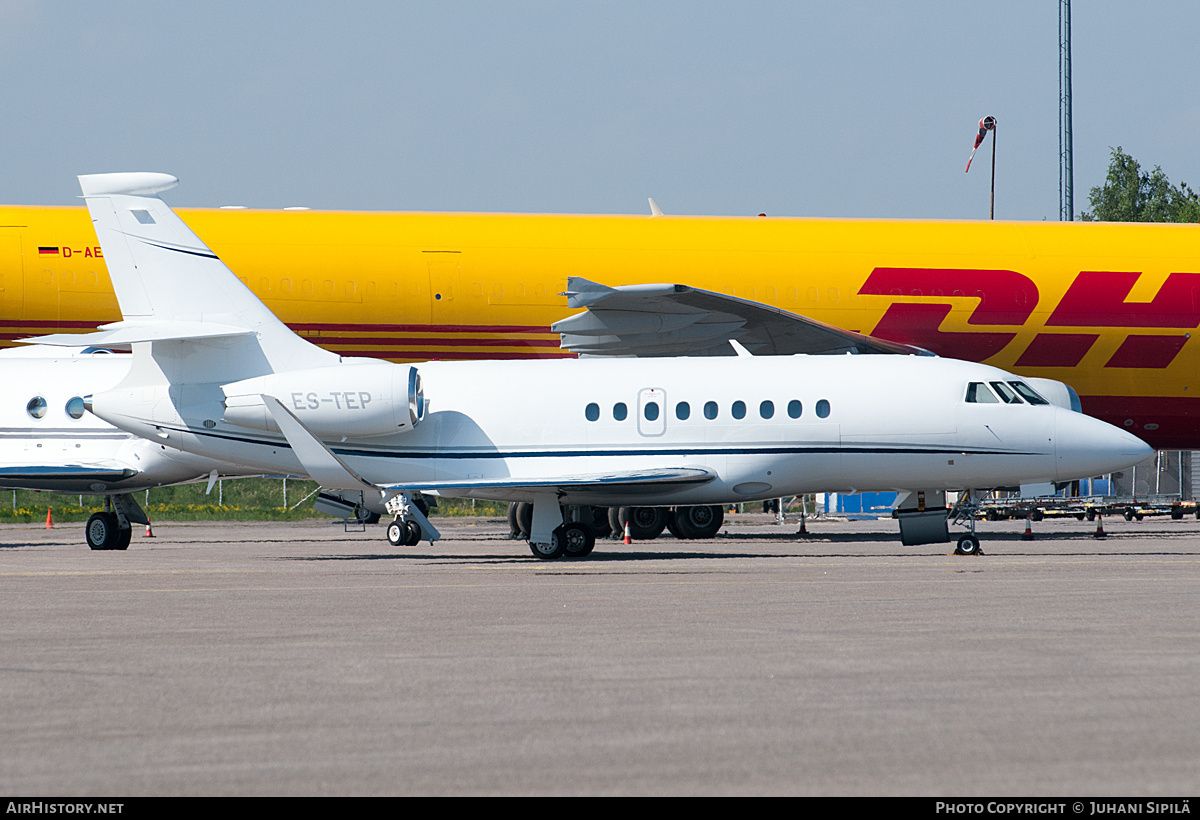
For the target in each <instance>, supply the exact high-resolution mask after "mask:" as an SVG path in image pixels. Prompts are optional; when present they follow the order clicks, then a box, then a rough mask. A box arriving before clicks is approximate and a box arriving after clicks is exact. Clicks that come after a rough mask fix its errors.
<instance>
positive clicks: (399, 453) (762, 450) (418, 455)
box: [160, 425, 1048, 460]
mask: <svg viewBox="0 0 1200 820" xmlns="http://www.w3.org/2000/svg"><path fill="white" fill-rule="evenodd" d="M160 426H161V425H160ZM162 429H164V430H173V431H175V432H178V433H191V434H192V435H196V436H205V437H207V438H217V439H224V440H227V441H236V442H240V443H242V444H255V445H259V446H262V447H277V448H282V449H288V450H290V449H291V445H289V444H288V443H287V442H286V441H276V440H271V439H260V438H250V437H247V436H238V435H229V434H222V433H213V432H210V431H208V430H192V429H188V428H181V427H166V426H163V427H162ZM329 449H330V450H332V451H333V453H334V455H338V456H348V457H352V458H392V459H396V458H404V459H433V458H446V459H456V460H464V459H486V460H501V459H520V458H579V457H582V456H592V457H605V456H744V455H811V454H817V453H850V454H855V455H860V454H866V455H889V454H896V455H973V456H1039V455H1048V454H1047V453H1031V452H1024V451H1015V452H1014V451H1011V450H969V449H964V448H962V447H862V446H854V447H839V446H834V445H802V444H796V445H790V446H785V447H780V446H774V445H772V446H763V447H744V446H743V447H670V448H666V447H664V448H642V449H605V450H528V451H524V450H509V451H499V450H460V451H437V450H424V451H422V450H407V451H405V450H361V449H348V448H344V447H330V448H329Z"/></svg>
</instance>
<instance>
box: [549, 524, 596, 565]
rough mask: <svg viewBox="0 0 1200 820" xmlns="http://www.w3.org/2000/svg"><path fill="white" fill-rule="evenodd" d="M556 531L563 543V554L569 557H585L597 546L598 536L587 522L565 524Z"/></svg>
mask: <svg viewBox="0 0 1200 820" xmlns="http://www.w3.org/2000/svg"><path fill="white" fill-rule="evenodd" d="M555 532H556V533H557V535H558V540H559V542H560V543H561V544H562V545H563V554H564V555H566V556H567V557H568V558H583V557H585V556H587V555H590V554H591V552H592V549H593V548H594V547H595V546H596V536H595V534H594V533H593V532H592V528H591V527H589V526H588V525H587V524H580V523H577V522H572V523H570V524H563V525H562V526H561V527H559V528H558V529H557V530H555Z"/></svg>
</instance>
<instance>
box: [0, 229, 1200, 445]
mask: <svg viewBox="0 0 1200 820" xmlns="http://www.w3.org/2000/svg"><path fill="white" fill-rule="evenodd" d="M180 214H181V216H182V218H183V220H184V221H185V222H186V223H187V224H188V226H189V227H191V228H192V230H194V231H195V232H196V234H197V235H199V236H200V237H201V238H202V239H203V240H204V242H205V244H207V245H208V246H209V247H210V248H212V249H213V251H214V252H215V253H216V254H217V255H219V256H220V257H221V259H222V260H223V261H224V262H225V263H226V264H228V265H229V266H230V267H231V268H232V269H233V270H234V271H235V272H236V273H237V275H238V276H239V277H241V279H242V280H243V281H244V282H245V283H246V285H247V286H248V287H249V288H250V289H251V290H252V291H254V293H256V294H257V295H258V296H259V298H260V299H262V300H263V301H264V302H265V303H266V304H267V306H268V307H269V308H270V309H271V310H272V311H273V312H274V313H275V314H276V315H277V316H278V317H279V318H280V319H281V320H282V321H283V322H284V323H285V324H287V325H288V326H289V327H290V328H292V330H294V331H296V332H297V333H299V334H300V335H301V336H304V337H305V338H307V339H309V340H310V341H312V342H313V343H314V344H316V345H319V346H320V347H323V348H325V349H327V350H331V351H333V352H335V353H338V354H340V355H342V356H369V357H371V358H376V359H387V360H389V361H394V362H422V361H429V360H431V359H439V360H443V361H451V360H461V359H537V358H565V357H570V356H573V355H574V354H575V353H582V352H583V351H584V350H585V349H586V351H587V355H589V356H594V355H597V354H603V353H605V352H606V346H605V345H603V344H597V343H596V342H597V341H603V340H599V339H597V337H595V336H592V337H591V338H588V339H586V340H584V341H586V342H587V344H585V345H582V346H581V345H579V344H577V342H578V341H581V340H580V339H568V340H566V341H567V342H568V345H567V348H566V349H565V350H564V349H561V348H560V338H559V336H558V335H556V334H555V333H554V332H552V331H551V328H550V325H551V324H552V323H554V322H556V321H558V320H560V319H562V318H563V316H564V315H565V314H566V310H565V308H566V307H567V300H566V299H564V298H563V296H562V295H561V294H562V293H563V291H565V290H569V289H570V288H569V287H568V277H571V276H578V277H583V278H585V279H589V280H593V281H596V282H603V283H604V284H606V285H610V286H640V285H647V284H653V283H658V282H676V283H680V284H684V285H687V286H690V287H693V288H699V289H702V290H706V291H710V292H716V293H719V294H721V295H723V296H728V297H733V298H732V299H731V301H730V302H729V303H727V304H725V305H723V306H721V307H720V308H719V309H717V310H715V311H710V313H711V314H712V315H711V318H710V319H709V320H708V321H705V322H696V323H694V324H691V325H688V326H681V327H677V328H676V329H675V331H674V336H675V339H674V341H675V342H677V343H678V346H677V347H675V348H674V349H675V351H676V352H673V353H668V354H667V355H687V356H699V355H705V354H711V355H722V356H731V355H733V354H732V348H731V346H730V345H729V344H728V339H731V338H733V339H737V340H738V342H739V343H740V344H742V346H743V347H745V348H746V349H747V350H749V351H750V352H752V353H754V354H755V355H767V354H774V355H790V354H793V353H812V352H816V351H814V350H812V349H810V348H808V347H807V346H805V345H803V344H797V343H796V341H797V340H796V339H795V338H793V337H791V336H790V335H789V334H787V333H786V329H787V322H786V321H779V322H776V323H775V325H774V326H773V327H764V326H762V325H761V324H759V323H758V322H757V318H756V317H760V316H762V315H763V314H764V313H765V312H769V311H772V310H773V311H776V312H777V313H783V312H786V313H787V314H788V315H791V316H797V315H799V316H803V317H807V318H809V319H815V320H817V321H819V322H823V323H825V324H826V325H831V326H833V327H836V328H841V329H843V330H854V331H859V332H861V333H865V334H869V335H870V336H871V337H872V338H874V339H876V340H884V339H886V340H888V341H892V342H901V343H904V344H907V345H913V346H916V347H920V348H924V349H926V350H929V351H932V352H933V353H936V354H938V355H939V356H947V357H953V358H956V359H966V360H968V361H978V362H983V363H986V364H990V365H993V366H995V367H998V368H1000V369H1001V370H1005V371H1008V372H1010V373H1016V374H1019V375H1020V376H1023V377H1026V378H1034V377H1037V378H1047V379H1055V380H1058V381H1061V382H1066V383H1068V384H1070V385H1071V386H1072V387H1074V388H1075V389H1076V390H1077V391H1078V392H1079V394H1080V397H1081V400H1082V407H1083V411H1084V412H1085V413H1087V414H1088V415H1091V416H1094V417H1096V418H1100V419H1102V420H1104V421H1107V422H1110V423H1112V424H1115V425H1117V426H1119V427H1124V428H1125V429H1127V430H1129V431H1130V432H1132V433H1134V434H1136V435H1137V436H1139V437H1141V438H1143V439H1144V440H1145V441H1146V442H1147V443H1149V444H1151V445H1152V446H1154V447H1156V448H1160V449H1186V450H1192V449H1200V383H1198V382H1197V374H1198V373H1200V341H1192V340H1191V337H1192V336H1193V335H1196V331H1197V329H1198V328H1200V254H1198V253H1197V249H1198V248H1200V226H1197V225H1194V224H1193V225H1165V224H1149V223H1100V222H1045V221H1039V222H1002V221H996V222H989V221H974V222H973V221H967V220H915V219H904V220H897V219H821V218H793V217H768V218H754V217H729V216H677V215H672V214H668V215H665V216H664V215H662V214H661V213H658V214H656V215H650V214H645V215H629V214H627V215H587V214H503V213H422V212H382V213H373V212H353V211H322V210H307V209H290V208H288V209H278V210H268V209H264V210H259V209H221V208H207V209H186V210H181V211H180ZM105 261H106V260H105V259H104V254H103V251H102V249H101V248H100V246H99V245H97V243H96V237H95V231H94V229H93V226H92V223H91V220H90V219H89V218H88V213H87V210H86V209H84V208H77V207H57V208H55V207H17V206H0V288H2V290H0V345H7V344H9V343H11V341H12V340H14V339H18V338H22V337H25V336H32V335H38V334H43V333H58V332H79V330H80V329H84V328H86V329H91V328H94V327H96V326H97V325H100V324H104V323H106V322H111V321H115V320H116V319H117V318H118V317H119V315H120V314H119V311H118V308H117V302H116V299H115V298H114V295H113V292H112V287H111V284H110V282H109V276H108V271H107V268H106V267H105ZM747 305H752V306H754V307H753V308H752V309H751V310H747V309H746V308H747ZM632 318H633V317H623V321H622V323H621V324H620V325H619V327H616V328H614V330H618V331H619V332H618V333H614V334H612V335H619V336H622V337H623V339H624V340H626V341H628V340H630V338H631V337H632V336H633V334H635V333H641V334H642V335H643V337H645V336H646V335H647V334H648V333H649V332H650V331H652V330H653V329H654V328H655V327H656V324H657V323H656V317H654V316H643V317H641V318H642V319H643V320H644V321H642V322H640V323H638V322H633V321H628V320H630V319H632ZM777 318H781V317H778V316H777ZM780 328H782V329H783V330H784V333H783V335H780V333H779V332H778V331H779V329H780ZM622 355H650V356H654V355H664V346H661V345H652V346H651V347H650V348H649V349H638V350H626V351H625V352H624V353H623V354H622ZM528 387H529V386H528V385H521V384H513V385H509V388H508V389H509V390H512V391H524V390H526V389H527V388H528Z"/></svg>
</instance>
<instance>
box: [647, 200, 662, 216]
mask: <svg viewBox="0 0 1200 820" xmlns="http://www.w3.org/2000/svg"><path fill="white" fill-rule="evenodd" d="M662 215H663V212H662V208H660V207H658V203H657V202H655V201H654V197H650V216H662Z"/></svg>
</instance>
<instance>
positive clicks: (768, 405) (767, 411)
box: [758, 401, 775, 419]
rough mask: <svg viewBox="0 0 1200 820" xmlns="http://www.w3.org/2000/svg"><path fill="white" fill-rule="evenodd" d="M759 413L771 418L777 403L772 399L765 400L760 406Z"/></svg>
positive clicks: (765, 417)
mask: <svg viewBox="0 0 1200 820" xmlns="http://www.w3.org/2000/svg"><path fill="white" fill-rule="evenodd" d="M758 414H759V415H760V416H762V417H763V418H764V419H769V418H771V417H772V416H774V415H775V403H774V402H772V401H764V402H763V403H762V404H760V405H759V406H758Z"/></svg>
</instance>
